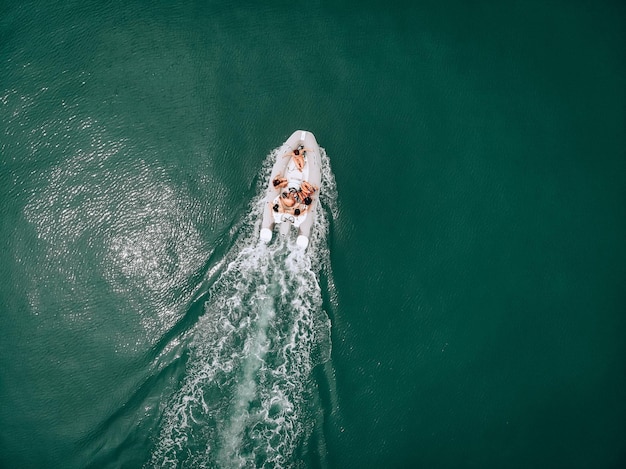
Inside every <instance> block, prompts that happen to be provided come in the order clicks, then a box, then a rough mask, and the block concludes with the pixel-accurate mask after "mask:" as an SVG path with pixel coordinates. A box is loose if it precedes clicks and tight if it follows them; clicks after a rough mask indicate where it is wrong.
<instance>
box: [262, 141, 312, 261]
mask: <svg viewBox="0 0 626 469" xmlns="http://www.w3.org/2000/svg"><path fill="white" fill-rule="evenodd" d="M321 181H322V158H321V156H320V147H319V145H318V144H317V140H315V136H314V135H313V134H312V133H311V132H307V131H305V130H296V131H295V132H294V133H293V134H291V137H289V138H288V139H287V141H286V142H285V143H283V145H282V146H281V147H280V149H279V150H278V153H277V156H276V162H275V163H274V166H273V167H272V173H271V174H270V179H269V183H268V186H267V194H266V196H265V199H264V201H263V204H264V207H263V222H262V223H261V232H260V235H259V236H260V238H261V240H262V241H264V242H265V243H269V242H270V241H271V240H272V235H273V233H274V228H275V226H278V227H279V230H278V231H279V232H280V234H281V235H283V236H287V235H288V234H289V233H290V231H291V229H292V228H295V229H297V231H298V237H297V239H296V244H297V245H298V246H299V247H301V248H303V249H306V247H307V246H308V245H309V237H310V234H311V227H312V226H313V222H314V221H315V212H316V210H317V209H318V205H319V191H320V183H321Z"/></svg>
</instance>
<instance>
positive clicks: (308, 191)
mask: <svg viewBox="0 0 626 469" xmlns="http://www.w3.org/2000/svg"><path fill="white" fill-rule="evenodd" d="M317 189H318V187H316V186H314V185H313V184H311V183H309V182H306V181H302V184H300V194H301V198H302V199H306V198H307V197H308V198H311V196H312V195H313V194H314V193H315V191H317Z"/></svg>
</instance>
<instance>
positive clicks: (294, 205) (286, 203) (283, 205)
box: [272, 190, 309, 216]
mask: <svg viewBox="0 0 626 469" xmlns="http://www.w3.org/2000/svg"><path fill="white" fill-rule="evenodd" d="M303 204H304V205H303ZM308 208H309V207H308V204H306V202H302V200H301V199H299V198H298V192H296V191H295V190H294V191H289V192H287V191H285V192H283V193H282V194H281V195H280V197H278V203H275V204H274V206H273V207H272V210H274V211H275V212H280V213H287V214H289V215H295V216H299V215H302V214H304V213H305V212H306V211H307V209H308Z"/></svg>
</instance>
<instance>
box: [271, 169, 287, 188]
mask: <svg viewBox="0 0 626 469" xmlns="http://www.w3.org/2000/svg"><path fill="white" fill-rule="evenodd" d="M272 185H273V186H274V189H276V190H277V191H278V190H280V189H283V188H284V187H287V178H284V177H282V176H281V174H280V173H278V174H277V175H276V177H275V178H274V180H273V181H272Z"/></svg>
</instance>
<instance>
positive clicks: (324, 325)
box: [149, 150, 336, 468]
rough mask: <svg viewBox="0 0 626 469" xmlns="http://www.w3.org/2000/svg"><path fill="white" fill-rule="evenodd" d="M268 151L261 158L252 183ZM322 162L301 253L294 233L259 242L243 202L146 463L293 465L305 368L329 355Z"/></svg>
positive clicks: (302, 426) (307, 382) (309, 413)
mask: <svg viewBox="0 0 626 469" xmlns="http://www.w3.org/2000/svg"><path fill="white" fill-rule="evenodd" d="M274 158H275V153H274V152H272V154H270V155H268V157H267V159H266V160H265V163H264V165H263V171H262V173H263V174H262V177H261V180H260V182H259V189H260V188H261V187H262V186H263V185H264V183H265V181H266V180H267V179H266V177H268V175H269V171H270V169H271V165H272V162H273V160H274ZM322 162H323V165H324V171H323V180H322V188H323V191H328V192H326V193H325V192H322V195H321V197H322V199H321V207H320V210H318V217H317V221H316V223H315V225H314V229H313V232H312V237H311V244H310V246H309V249H308V250H307V251H306V252H304V251H301V250H298V249H295V240H294V239H282V238H281V237H277V239H276V241H275V242H274V243H272V244H270V245H269V246H266V245H264V244H262V243H259V242H258V240H257V229H258V224H259V222H260V213H261V208H262V205H261V204H262V202H261V201H260V198H259V199H257V200H255V201H254V202H253V204H252V209H251V210H250V212H249V213H250V216H249V217H247V218H246V219H245V220H244V221H243V222H242V226H241V229H240V230H239V231H238V233H239V236H238V238H237V240H236V241H235V245H234V247H233V248H232V249H231V251H230V252H229V253H228V254H227V255H226V262H225V263H224V265H225V266H224V268H223V270H222V272H221V274H220V275H219V276H218V277H217V279H216V281H215V282H214V283H213V285H212V286H211V288H210V291H209V298H210V299H209V300H208V301H207V302H206V304H205V314H204V315H203V316H202V317H201V318H200V320H199V321H198V323H197V324H196V327H195V329H194V330H192V331H191V334H190V337H191V338H190V340H189V360H188V362H187V370H186V373H185V376H184V378H183V381H182V383H181V385H180V388H179V389H178V391H177V392H175V393H174V395H173V396H172V398H171V399H170V401H169V402H168V403H167V404H166V406H165V408H164V410H163V415H162V421H161V426H160V429H159V430H160V433H159V435H158V439H157V441H156V445H155V448H154V451H153V454H152V458H151V461H150V463H149V464H150V466H156V467H222V468H232V467H294V466H297V465H298V464H299V462H298V460H299V459H300V458H299V457H298V456H297V454H300V452H302V451H303V445H305V444H306V440H307V438H308V437H309V436H310V435H311V433H312V431H313V429H314V427H315V425H316V422H317V421H318V420H319V416H320V415H321V411H320V410H319V409H315V408H313V407H312V405H311V402H315V401H316V399H311V398H310V396H311V394H312V393H314V392H315V385H314V383H313V382H312V378H311V371H312V369H313V367H315V366H316V365H318V364H320V363H323V362H325V361H326V360H328V359H329V357H330V346H331V345H330V321H329V319H328V316H327V315H326V313H325V312H324V310H323V307H322V292H321V288H320V283H319V278H320V274H321V272H322V271H325V270H326V269H325V267H324V266H329V265H330V264H329V262H328V258H329V253H328V243H327V233H328V226H329V223H328V219H327V210H329V211H330V212H331V213H335V211H336V208H333V207H332V206H331V205H330V204H328V203H327V201H329V200H335V199H336V191H335V186H334V181H333V179H332V173H331V172H330V165H329V162H328V158H327V157H326V155H325V152H324V151H323V150H322ZM258 192H259V193H260V192H261V190H259V191H258ZM327 207H328V209H327ZM325 273H328V271H327V270H326V272H325Z"/></svg>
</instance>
